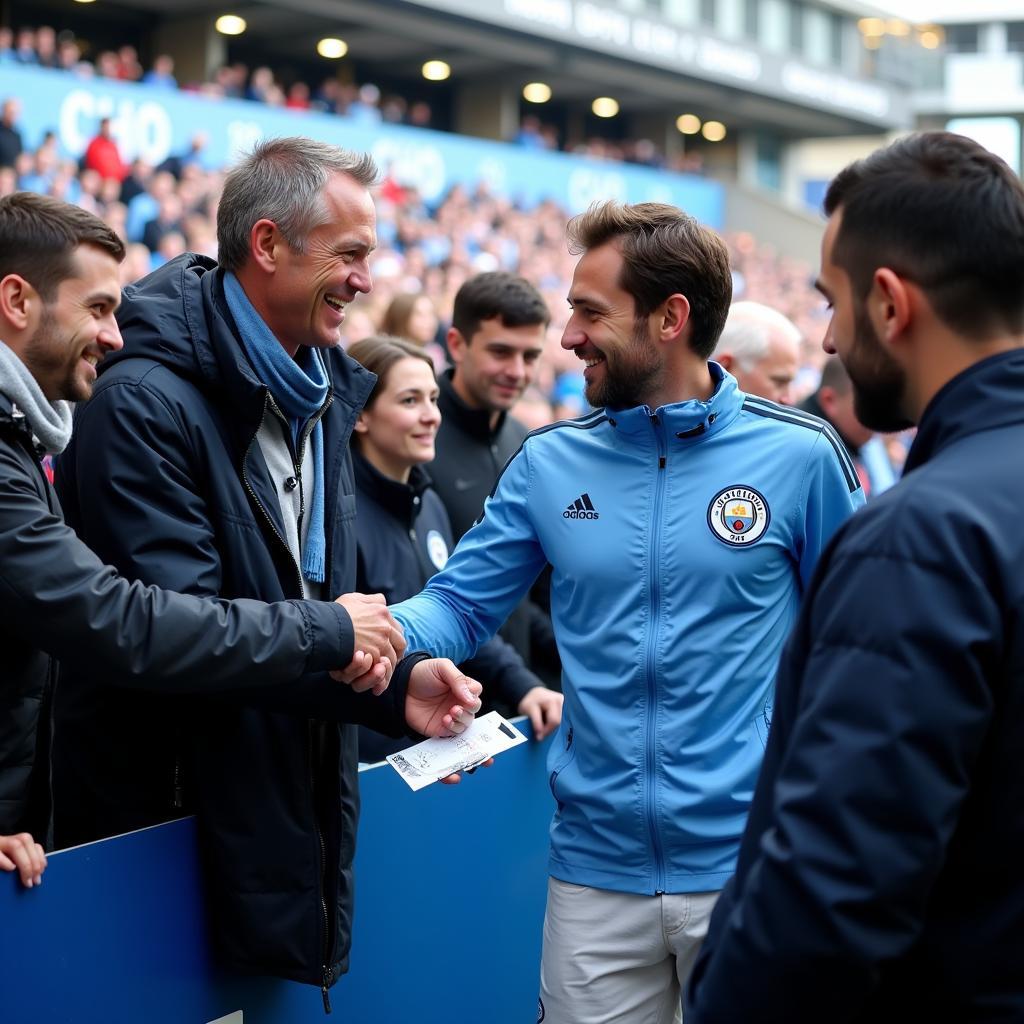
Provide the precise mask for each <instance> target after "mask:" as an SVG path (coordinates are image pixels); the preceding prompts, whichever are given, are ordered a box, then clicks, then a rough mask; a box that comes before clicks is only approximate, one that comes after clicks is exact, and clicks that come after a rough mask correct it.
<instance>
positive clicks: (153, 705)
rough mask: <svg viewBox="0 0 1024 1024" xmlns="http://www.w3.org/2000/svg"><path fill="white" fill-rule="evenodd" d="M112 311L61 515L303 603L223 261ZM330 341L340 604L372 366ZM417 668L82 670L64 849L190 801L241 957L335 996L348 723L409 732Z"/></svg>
mask: <svg viewBox="0 0 1024 1024" xmlns="http://www.w3.org/2000/svg"><path fill="white" fill-rule="evenodd" d="M118 322H119V324H120V328H121V333H122V335H123V337H124V340H125V346H124V349H123V350H122V351H121V352H119V353H117V354H116V355H115V356H114V357H113V358H111V359H109V360H107V361H105V362H104V363H103V365H102V366H101V368H100V373H101V376H100V378H99V381H98V383H97V386H96V389H95V393H94V396H93V398H92V400H91V401H90V402H89V403H88V404H87V405H86V406H84V407H83V408H81V409H80V410H79V413H78V416H77V420H76V435H75V438H74V440H73V442H72V445H71V446H70V447H69V449H68V451H67V452H66V453H65V455H64V456H63V457H62V458H61V460H60V463H59V465H58V471H57V482H58V487H59V490H60V493H61V495H62V500H63V502H64V505H65V509H66V512H67V516H68V521H69V522H70V523H71V524H72V525H73V526H74V527H75V529H76V530H77V531H78V532H79V533H80V535H81V536H82V537H83V539H85V540H86V541H87V542H88V543H89V544H90V545H91V546H92V547H93V548H94V549H95V550H96V551H97V553H98V554H99V555H100V557H102V558H105V559H108V560H109V561H110V562H111V563H113V564H114V565H116V566H117V567H118V568H119V569H120V570H121V571H122V572H123V573H124V574H125V575H126V576H128V577H129V578H132V579H142V580H145V581H147V582H157V583H160V584H163V585H165V586H168V587H171V588H174V589H177V590H182V591H186V592H190V593H196V594H219V595H221V596H224V597H241V596H245V597H257V598H260V599H263V600H278V599H281V598H285V597H296V596H298V595H300V594H301V593H302V579H301V576H300V570H299V567H298V565H297V564H296V562H295V559H294V557H293V556H292V554H291V551H290V550H289V548H288V545H287V543H286V542H285V540H284V539H283V538H284V527H283V524H282V522H281V512H280V502H279V499H278V494H279V493H281V494H284V493H287V492H289V491H290V490H291V489H293V488H294V486H295V480H294V479H293V478H288V479H285V480H274V479H271V477H270V475H269V471H268V469H267V466H266V463H265V461H264V459H263V456H262V454H261V450H260V446H259V444H258V442H257V440H256V433H257V431H258V429H259V426H260V424H261V422H262V420H263V417H264V415H265V414H266V410H267V406H268V401H269V393H268V391H267V389H266V387H265V386H264V385H263V384H262V383H261V382H260V381H259V380H258V379H257V378H256V377H255V375H254V373H253V371H252V369H251V367H250V365H249V363H248V361H247V360H246V358H245V356H244V354H243V350H242V348H241V345H240V342H239V339H238V336H237V333H236V328H235V325H234V323H233V321H232V318H231V315H230V312H229V311H228V308H227V304H226V301H225V298H224V291H223V272H222V271H220V270H218V269H217V267H216V264H214V263H213V262H212V261H211V260H208V259H206V258H205V257H201V256H195V255H192V254H185V255H184V256H181V257H178V258H177V259H174V260H172V261H170V262H169V263H168V264H166V265H165V266H164V267H162V268H161V269H160V270H158V271H156V272H155V273H153V274H151V275H149V276H148V277H147V278H144V279H143V280H142V281H140V282H138V283H137V284H134V285H131V286H129V287H128V288H126V289H125V293H124V301H123V304H122V306H121V309H120V310H119V312H118ZM325 354H326V358H325V363H326V365H327V368H328V373H329V376H330V378H331V385H330V390H329V395H328V400H327V403H326V407H325V410H324V411H323V413H322V419H321V422H322V423H323V427H324V473H325V481H324V492H325V508H324V512H325V516H324V519H325V531H326V576H325V579H326V583H325V589H326V591H328V594H327V596H329V597H335V596H337V595H338V594H341V593H346V592H350V591H352V590H353V589H354V584H355V568H356V541H355V530H354V522H353V517H354V515H355V494H354V487H353V479H352V463H351V459H350V456H349V449H348V440H349V434H350V432H351V429H352V425H353V423H354V421H355V418H356V415H357V414H358V412H359V409H360V408H361V406H362V403H363V401H364V400H365V398H366V395H367V394H368V393H369V391H370V389H371V388H372V385H373V381H374V377H373V375H372V374H370V373H368V372H367V371H365V370H364V369H363V368H362V367H360V366H358V365H357V364H355V363H354V362H353V361H352V360H350V359H349V358H348V357H347V356H346V355H345V354H344V353H343V352H341V351H340V350H337V349H332V350H329V351H327V352H326V353H325ZM350 628H351V626H350ZM349 658H351V633H350V637H349ZM346 663H347V662H346ZM409 663H410V659H406V660H405V662H403V665H402V671H396V672H395V676H394V678H393V679H392V683H391V686H390V687H389V689H388V690H387V691H386V692H385V694H384V695H383V696H382V697H380V698H375V697H373V696H372V695H371V694H354V693H353V692H352V691H351V689H350V688H349V687H347V686H344V685H334V686H332V687H325V686H322V685H321V684H322V683H323V677H320V678H319V679H318V678H316V677H304V679H303V680H300V681H299V683H298V684H294V685H292V686H290V687H288V688H285V689H283V690H275V691H274V692H273V693H271V694H260V693H258V692H250V693H244V694H240V695H236V696H235V699H233V700H232V701H231V702H227V701H217V702H213V701H209V700H193V701H190V702H189V703H187V704H184V703H183V702H175V703H174V704H172V705H168V704H166V703H157V702H154V701H152V700H146V699H134V698H135V695H130V694H126V693H125V692H124V691H123V690H121V689H119V688H118V685H117V684H118V680H117V679H116V678H108V679H103V680H96V679H91V678H87V677H86V676H84V675H83V674H82V673H79V672H72V673H69V679H68V681H67V683H66V684H65V683H62V685H61V687H60V692H59V694H58V699H57V702H56V734H55V751H54V755H55V801H56V828H57V838H58V841H60V842H80V841H82V840H84V839H87V838H96V836H97V835H108V834H110V833H111V832H112V831H114V832H116V831H123V830H124V829H126V828H133V827H139V826H141V825H144V824H151V823H153V821H156V820H166V819H167V818H169V817H174V816H178V815H180V814H182V813H186V812H187V811H188V810H189V809H190V808H192V807H194V808H195V810H196V812H197V814H198V817H199V823H200V835H201V837H202V841H203V848H204V853H205V858H206V863H207V869H208V880H207V881H208V884H207V892H208V894H209V899H210V905H211V912H212V920H213V922H214V926H215V932H216V936H217V939H218V940H219V941H218V946H219V948H220V951H221V952H222V954H223V955H224V957H225V958H226V960H227V961H228V962H229V963H231V964H233V965H235V966H238V967H241V968H244V969H248V970H252V971H258V972H261V973H271V974H277V975H280V976H283V977H287V978H292V979H294V980H298V981H304V982H310V983H314V984H318V985H322V986H323V988H324V995H325V1000H326V989H327V988H328V987H329V986H330V985H331V984H332V983H333V982H334V981H335V980H336V979H337V977H338V976H339V975H340V974H341V973H342V972H343V971H344V970H345V969H346V968H347V963H348V947H349V940H350V934H351V912H352V859H353V851H354V844H355V834H356V819H357V812H358V787H357V779H356V740H355V728H354V725H352V724H342V723H364V724H368V725H371V726H373V728H375V729H377V730H379V731H383V732H386V733H388V734H390V735H399V734H400V733H401V732H402V731H403V730H404V714H403V711H404V694H405V679H406V674H407V670H408V665H409ZM243 698H244V699H243ZM190 755H191V756H190ZM190 773H191V774H190Z"/></svg>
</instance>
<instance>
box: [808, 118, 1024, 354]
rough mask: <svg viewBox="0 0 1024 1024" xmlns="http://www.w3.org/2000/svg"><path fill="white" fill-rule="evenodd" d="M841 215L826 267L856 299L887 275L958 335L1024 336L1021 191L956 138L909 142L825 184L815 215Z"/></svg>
mask: <svg viewBox="0 0 1024 1024" xmlns="http://www.w3.org/2000/svg"><path fill="white" fill-rule="evenodd" d="M837 211H841V214H842V220H841V223H840V227H839V231H838V233H837V235H836V238H835V242H834V245H833V248H832V260H833V262H834V263H835V264H836V265H837V266H839V267H841V268H842V269H843V270H844V271H845V272H846V273H847V274H848V275H849V277H850V280H851V282H852V285H853V289H854V292H855V294H856V295H858V296H859V297H860V298H863V297H864V296H866V295H867V294H868V292H869V291H870V290H871V284H872V280H873V278H874V273H875V271H876V270H877V269H878V268H880V267H888V268H890V269H891V270H893V271H894V272H896V273H897V274H899V275H900V276H901V277H905V278H907V279H908V280H910V281H913V282H914V283H916V284H917V285H918V286H919V287H920V288H921V289H922V290H923V291H924V293H925V294H926V295H927V297H928V301H929V302H930V303H931V306H932V309H934V310H935V313H936V315H937V316H938V317H939V318H940V319H941V320H942V321H943V322H944V323H946V324H947V325H948V326H949V327H950V328H952V329H953V330H955V331H957V332H958V333H960V334H962V335H964V336H965V337H971V338H977V339H985V338H989V337H992V336H994V335H997V334H1001V333H1003V332H1010V333H1013V334H1018V333H1020V332H1021V331H1024V186H1022V185H1021V182H1020V179H1019V178H1017V176H1016V175H1015V174H1014V173H1013V172H1012V171H1011V170H1010V168H1009V167H1007V165H1006V164H1005V163H1004V162H1003V161H1002V160H1000V159H999V158H998V157H997V156H995V155H994V154H992V153H990V152H989V151H988V150H986V149H985V148H984V147H982V146H980V145H979V144H978V143H976V142H974V141H973V140H971V139H967V138H965V137H964V136H962V135H953V134H952V133H950V132H921V133H918V134H915V135H909V136H907V137H906V138H903V139H900V140H899V141H897V142H894V143H893V144H892V145H890V146H887V147H886V148H885V149H880V150H878V151H876V152H875V153H872V154H871V156H869V157H867V158H865V159H864V160H858V161H857V162H856V163H853V164H851V165H850V166H849V167H846V168H845V169H844V170H842V171H840V172H839V174H837V175H836V177H835V178H834V179H833V180H832V183H831V184H830V185H829V188H828V192H827V193H826V194H825V212H826V213H827V214H828V215H829V216H831V215H832V214H834V213H836V212H837Z"/></svg>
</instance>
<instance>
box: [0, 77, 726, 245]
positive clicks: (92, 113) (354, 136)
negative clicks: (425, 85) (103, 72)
mask: <svg viewBox="0 0 1024 1024" xmlns="http://www.w3.org/2000/svg"><path fill="white" fill-rule="evenodd" d="M7 96H17V97H19V98H20V99H21V101H22V104H23V107H24V114H23V117H22V120H21V124H20V127H21V128H22V134H23V138H24V141H25V143H26V145H27V146H29V147H30V148H35V147H36V146H37V145H38V144H39V140H40V139H41V138H42V136H43V133H44V132H45V131H47V130H50V129H52V130H53V131H55V132H57V135H58V138H59V140H60V144H61V146H62V148H63V150H64V152H65V153H66V154H67V155H70V156H72V157H75V158H78V157H79V156H81V154H82V153H83V152H84V150H85V147H86V145H87V144H88V142H89V139H91V138H92V137H93V135H95V134H96V126H97V124H98V122H99V119H100V118H101V117H110V118H111V122H112V128H113V132H114V137H115V138H116V139H117V140H118V143H119V146H120V148H121V152H122V155H123V156H125V157H126V158H127V159H131V158H133V157H135V156H136V155H140V156H142V157H144V158H145V159H146V160H148V161H150V162H151V163H153V164H157V163H159V162H160V161H161V160H163V159H164V158H166V157H167V156H169V155H170V154H172V153H182V152H185V151H186V150H187V148H188V143H189V139H190V138H191V137H192V135H193V134H195V133H196V132H198V131H202V132H205V133H206V134H207V136H208V139H209V143H208V147H207V150H206V153H205V157H206V159H205V162H206V163H207V165H208V166H209V167H211V168H215V167H222V166H224V165H225V164H228V163H231V162H232V161H233V160H234V159H235V158H236V157H237V156H238V154H239V153H243V152H245V151H247V150H249V149H251V147H252V145H253V143H255V142H257V141H258V140H259V139H261V138H264V137H271V136H279V135H310V136H313V137H314V138H318V139H323V140H325V141H327V142H332V143H334V144H336V145H339V146H346V147H348V148H349V149H357V150H364V151H367V152H371V153H373V155H374V157H375V158H376V160H377V162H378V163H379V165H380V166H381V167H382V168H384V169H388V168H390V169H391V171H392V173H393V174H394V175H395V177H396V178H397V179H398V180H399V181H401V182H403V183H405V184H411V185H415V186H416V188H418V189H419V191H420V192H421V193H422V195H423V197H424V198H425V199H426V200H427V201H428V202H434V201H435V200H438V199H439V198H440V197H441V196H442V195H443V194H444V193H445V192H446V191H447V190H448V189H449V188H450V187H451V186H452V185H454V184H455V183H461V184H464V185H467V186H470V187H473V186H475V185H476V184H477V183H478V182H481V181H483V182H486V183H487V184H488V185H489V186H490V187H491V189H492V190H493V191H494V192H496V193H497V194H499V195H503V196H508V197H510V198H512V199H514V200H518V201H522V202H524V203H528V204H531V205H532V204H534V203H537V202H539V201H541V200H543V199H554V200H555V201H556V202H558V203H559V204H560V205H562V206H564V207H565V208H566V209H568V210H569V211H570V212H573V213H575V212H578V211H580V210H582V209H585V208H586V207H587V206H588V205H589V204H590V203H591V202H593V201H594V200H599V199H620V200H623V201H625V202H631V203H638V202H646V201H658V202H666V203H674V204H675V205H676V206H680V207H682V208H683V209H685V210H687V211H688V212H689V213H691V214H693V216H695V217H696V218H698V220H701V221H703V222H704V223H705V224H707V225H709V226H710V227H713V228H720V227H721V226H722V223H723V210H724V196H723V191H722V188H721V186H720V185H718V184H716V183H715V182H712V181H706V180H704V179H702V178H698V177H695V176H693V175H682V174H670V173H667V172H661V171H655V170H651V169H650V168H645V167H634V166H629V165H624V164H617V163H608V162H603V161H598V160H588V159H586V158H583V157H575V156H570V155H568V154H564V153H545V152H537V151H534V150H526V149H523V148H521V147H519V146H514V145H510V144H507V143H501V142H488V141H486V140H483V139H471V138H467V137H465V136H462V135H450V134H447V133H445V132H435V131H429V130H426V129H417V128H406V127H403V126H401V125H366V124H361V123H357V122H356V121H354V120H353V119H351V118H347V117H335V116H331V115H327V114H314V113H296V112H294V111H288V110H283V109H280V108H275V107H267V106H263V105H261V104H258V103H246V102H243V101H240V100H223V99H216V98H209V97H204V96H202V95H198V94H192V93H185V92H173V91H170V90H166V89H156V88H153V87H150V86H143V85H136V84H134V83H125V82H115V81H110V80H107V79H86V78H79V77H77V76H75V75H73V74H70V73H68V72H62V71H50V70H46V69H33V68H13V67H10V66H3V67H0V98H4V97H7Z"/></svg>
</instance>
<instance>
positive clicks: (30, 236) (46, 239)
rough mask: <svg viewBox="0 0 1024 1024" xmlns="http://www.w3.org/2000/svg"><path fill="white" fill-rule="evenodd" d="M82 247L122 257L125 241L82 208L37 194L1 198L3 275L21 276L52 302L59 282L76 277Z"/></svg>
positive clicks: (0, 260) (0, 264)
mask: <svg viewBox="0 0 1024 1024" xmlns="http://www.w3.org/2000/svg"><path fill="white" fill-rule="evenodd" d="M80 245H94V246H96V248H97V249H102V250H103V251H104V252H106V253H109V254H110V255H111V256H113V258H114V259H115V260H117V262H118V263H120V262H121V260H123V259H124V242H122V241H121V239H120V238H118V236H117V234H116V233H115V232H114V231H113V230H112V229H111V228H109V227H108V226H107V225H106V224H104V223H103V221H101V220H100V219H99V217H97V216H96V215H95V214H92V213H89V212H88V211H87V210H83V209H82V208H81V207H80V206H72V205H71V204H70V203H65V202H62V201H61V200H59V199H54V198H53V197H52V196H43V195H39V194H37V193H35V192H12V193H11V194H10V195H8V196H4V197H3V198H2V199H0V279H2V278H5V277H7V275H8V274H17V275H19V276H20V277H23V278H24V279H25V280H26V281H28V283H29V284H31V285H32V287H33V288H35V290H36V291H37V292H39V294H40V296H41V297H42V300H43V302H52V301H53V299H54V298H55V297H56V295H57V288H58V287H59V285H60V283H61V281H66V280H67V279H68V278H69V277H74V275H75V267H74V264H73V262H72V257H73V254H74V252H75V250H76V249H77V248H78V247H79V246H80Z"/></svg>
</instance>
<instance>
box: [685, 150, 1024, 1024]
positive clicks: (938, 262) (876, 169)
mask: <svg viewBox="0 0 1024 1024" xmlns="http://www.w3.org/2000/svg"><path fill="white" fill-rule="evenodd" d="M825 210H826V212H827V213H828V215H829V221H828V226H827V228H826V231H825V237H824V241H823V243H822V261H821V274H820V277H819V279H818V287H819V288H820V290H821V291H822V292H823V294H824V295H825V297H826V298H827V299H828V301H829V303H830V304H831V305H832V308H833V313H832V321H831V324H830V326H829V329H828V333H827V334H826V337H825V349H826V351H828V352H832V353H837V354H838V355H839V357H840V359H842V360H843V362H844V364H845V365H846V368H847V370H848V371H849V374H850V378H851V380H852V381H853V386H854V389H855V395H856V409H857V415H858V417H859V418H860V420H861V421H862V422H863V423H864V424H865V426H868V427H871V428H873V429H875V430H881V431H891V430H900V429H903V428H905V427H907V426H908V425H910V424H912V423H916V424H918V433H917V436H916V438H915V440H914V444H913V447H912V448H911V451H910V455H909V457H908V460H907V464H906V468H905V471H904V476H903V479H902V480H901V481H900V482H899V483H898V484H897V485H896V486H895V487H893V488H892V489H891V490H889V491H886V492H885V493H884V494H882V495H881V496H880V497H878V498H877V499H876V500H875V501H874V502H873V503H869V504H868V505H867V506H866V508H865V509H863V510H862V511H861V512H859V513H857V515H855V516H854V517H853V518H852V519H851V520H850V521H849V522H848V523H847V524H846V525H845V526H844V527H842V528H841V529H840V530H839V532H838V533H837V534H836V536H835V539H834V540H833V543H832V546H831V548H830V550H829V551H827V552H826V553H825V555H824V556H823V557H822V559H821V561H820V562H819V563H818V569H817V571H816V574H815V578H814V580H813V582H812V584H811V587H810V589H809V590H808V592H807V594H806V595H805V597H804V603H803V610H802V613H801V616H800V618H799V620H798V622H797V624H796V627H795V628H794V631H793V634H792V636H791V637H790V640H789V644H788V647H787V649H786V650H785V652H784V654H783V657H782V662H781V666H780V670H779V675H778V680H777V691H776V697H775V713H774V718H773V721H772V727H771V734H770V737H769V740H768V747H767V750H766V752H765V759H764V767H763V769H762V771H761V776H760V779H759V781H758V784H757V789H756V791H755V794H754V801H753V805H752V807H751V811H750V817H749V820H748V824H747V828H746V832H745V835H744V839H743V845H742V848H741V851H740V857H739V863H738V865H737V870H736V875H735V877H734V878H733V879H732V881H731V882H730V883H729V884H728V885H727V886H726V889H725V891H724V892H723V893H722V896H721V898H720V900H719V902H718V905H717V907H716V908H715V912H714V916H713V918H712V921H711V928H710V931H709V933H708V938H707V940H706V942H705V946H704V949H703V952H702V954H701V957H700V959H699V960H698V963H697V966H696V967H695V969H694V973H693V975H692V976H691V981H690V985H689V989H688V992H687V1011H686V1020H687V1024H734V1022H737V1021H744V1022H746V1024H760V1022H769V1021H777V1022H786V1024H804V1022H806V1024H812V1022H813V1024H821V1022H825V1021H827V1022H828V1024H843V1022H850V1021H857V1022H864V1024H868V1022H870V1024H889V1022H892V1024H896V1022H900V1024H904V1022H906V1021H911V1020H915V1021H950V1022H953V1021H955V1022H957V1024H971V1022H981V1021H1006V1022H1010V1021H1020V1020H1022V1019H1024V970H1022V965H1024V876H1022V873H1021V864H1022V863H1024V814H1021V808H1022V807H1024V759H1022V757H1021V750H1022V749H1024V573H1022V571H1021V569H1022V566H1024V530H1022V529H1021V527H1020V521H1021V510H1022V509H1024V473H1022V472H1021V451H1022V450H1024V400H1022V396H1024V187H1022V185H1021V182H1020V180H1019V179H1018V178H1017V177H1016V176H1015V175H1014V174H1013V172H1012V171H1011V170H1010V169H1009V168H1008V167H1007V166H1006V165H1005V164H1004V163H1003V162H1002V161H1001V160H999V159H998V158H997V157H995V156H994V155H992V154H991V153H989V152H987V151H986V150H985V149H983V148H982V147H981V146H979V145H978V144H977V143H975V142H973V141H971V140H969V139H966V138H963V137H961V136H957V135H950V134H948V133H945V132H933V133H925V134H921V135H913V136H909V137H908V138H905V139H902V140H900V141H899V142H896V143H894V144H893V145H891V146H889V147H888V148H886V149H882V150H879V151H877V152H876V153H874V154H873V155H872V156H870V157H868V158H867V159H866V160H862V161H859V162H857V163H854V164H852V165H850V166H849V167H847V168H846V169H845V170H843V171H842V172H840V174H839V175H838V176H837V177H836V178H835V179H834V180H833V181H832V183H831V185H830V187H829V190H828V192H827V194H826V197H825Z"/></svg>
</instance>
